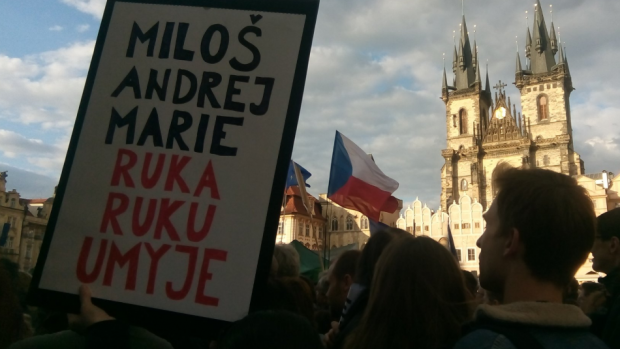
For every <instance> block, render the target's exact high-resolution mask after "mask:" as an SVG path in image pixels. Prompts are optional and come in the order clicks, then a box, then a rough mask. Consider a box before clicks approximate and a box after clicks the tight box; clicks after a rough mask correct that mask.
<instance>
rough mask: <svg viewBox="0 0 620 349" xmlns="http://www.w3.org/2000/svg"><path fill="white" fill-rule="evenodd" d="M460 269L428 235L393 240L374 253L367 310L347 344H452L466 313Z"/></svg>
mask: <svg viewBox="0 0 620 349" xmlns="http://www.w3.org/2000/svg"><path fill="white" fill-rule="evenodd" d="M468 300H469V296H468V291H467V290H466V289H465V282H464V280H463V274H462V273H461V270H460V268H459V266H458V264H457V262H456V260H455V258H454V257H453V256H452V255H451V254H450V252H448V250H447V249H446V248H445V247H443V246H442V245H441V244H439V243H438V242H436V241H435V240H433V239H431V238H428V237H418V238H414V237H410V236H405V237H402V238H398V239H396V240H394V241H393V242H392V243H391V244H390V245H389V246H388V247H387V248H386V249H385V251H384V253H383V254H382V255H381V257H380V258H379V262H378V263H377V268H376V271H375V277H374V279H373V281H372V285H371V289H370V298H369V301H368V307H367V308H366V312H365V313H364V316H363V318H362V320H361V322H360V325H359V326H358V327H357V329H356V330H355V332H353V334H352V336H351V337H350V338H349V340H348V341H347V343H346V345H345V348H347V349H380V348H391V349H410V348H429V349H430V348H451V347H452V346H453V345H454V343H456V341H457V340H458V339H459V338H460V336H461V326H462V325H464V324H465V323H466V322H467V321H468V320H469V319H470V318H471V310H470V309H471V308H470V304H469V303H468Z"/></svg>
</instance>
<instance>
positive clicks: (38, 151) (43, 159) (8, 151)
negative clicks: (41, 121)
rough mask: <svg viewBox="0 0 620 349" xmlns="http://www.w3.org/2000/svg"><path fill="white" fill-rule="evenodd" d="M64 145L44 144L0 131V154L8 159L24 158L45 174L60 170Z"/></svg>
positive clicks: (14, 133)
mask: <svg viewBox="0 0 620 349" xmlns="http://www.w3.org/2000/svg"><path fill="white" fill-rule="evenodd" d="M65 148H66V144H64V142H62V143H61V144H60V145H51V144H45V143H44V142H43V141H42V140H40V139H30V138H27V137H25V136H23V135H21V134H18V133H16V132H13V131H9V130H3V129H0V152H1V153H2V154H3V155H4V156H5V157H7V158H9V159H15V158H17V157H19V158H25V159H26V160H27V161H28V162H29V163H31V164H32V165H34V166H36V167H39V168H41V170H42V169H45V170H43V172H46V173H52V174H57V173H59V172H60V170H61V169H62V163H63V160H64V154H65Z"/></svg>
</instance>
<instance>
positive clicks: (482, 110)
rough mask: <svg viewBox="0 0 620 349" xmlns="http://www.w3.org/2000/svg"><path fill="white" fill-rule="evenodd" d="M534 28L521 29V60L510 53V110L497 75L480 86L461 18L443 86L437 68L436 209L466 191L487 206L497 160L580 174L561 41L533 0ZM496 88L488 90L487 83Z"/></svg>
mask: <svg viewBox="0 0 620 349" xmlns="http://www.w3.org/2000/svg"><path fill="white" fill-rule="evenodd" d="M537 5H538V6H536V10H535V16H534V26H533V31H532V32H530V30H529V28H528V30H527V34H526V45H525V58H526V59H525V64H524V65H522V62H521V57H520V55H519V53H518V52H517V57H516V71H515V85H516V87H517V88H518V90H519V92H520V98H521V108H522V112H517V108H516V106H515V105H514V104H513V103H512V102H511V99H510V96H508V95H507V92H506V90H505V89H504V88H505V87H506V86H507V85H506V84H503V83H502V82H501V81H500V82H499V83H498V84H497V85H495V86H493V87H491V85H490V83H489V76H488V71H487V74H486V79H485V82H484V86H483V81H482V79H481V78H480V76H481V69H482V67H481V65H480V63H479V58H478V53H477V45H476V42H475V41H474V44H473V46H472V45H471V44H470V38H469V35H468V32H467V24H466V22H465V17H464V16H463V20H462V24H461V33H460V39H459V41H458V43H457V47H455V48H454V56H453V57H454V58H453V63H452V71H453V73H454V79H453V81H452V84H448V80H447V75H446V71H445V69H444V75H443V85H442V96H441V98H442V100H443V101H444V103H445V106H446V115H445V118H446V133H447V147H446V149H444V150H442V152H441V154H442V156H443V158H444V161H445V164H444V166H443V168H442V170H441V181H442V193H441V208H442V210H443V211H447V210H448V207H449V206H450V205H451V204H453V203H457V202H459V199H460V198H461V197H462V196H464V195H466V196H468V197H470V198H472V199H473V200H475V201H477V202H479V203H480V204H481V205H482V206H483V207H484V209H485V210H486V209H487V208H488V207H489V206H490V203H491V202H492V201H493V199H494V196H495V192H494V190H493V185H492V178H493V171H494V170H495V168H496V167H497V165H498V164H499V163H501V162H505V163H507V164H509V165H510V166H512V167H527V168H545V169H549V170H553V171H557V172H560V173H564V174H567V175H570V176H576V175H581V174H583V173H584V164H583V161H582V160H581V158H580V156H579V154H578V153H577V152H576V151H575V149H574V146H573V135H572V126H571V112H570V102H569V98H570V94H571V92H572V91H573V84H572V79H571V75H570V70H569V67H568V61H567V59H566V56H565V54H564V52H563V49H562V45H561V43H560V42H558V41H557V39H556V34H555V29H554V25H553V23H551V26H550V30H549V29H548V28H547V25H546V24H545V19H544V15H543V11H542V8H541V6H540V3H538V4H537ZM492 88H493V89H495V90H496V91H494V92H493V93H492V92H491V89H492Z"/></svg>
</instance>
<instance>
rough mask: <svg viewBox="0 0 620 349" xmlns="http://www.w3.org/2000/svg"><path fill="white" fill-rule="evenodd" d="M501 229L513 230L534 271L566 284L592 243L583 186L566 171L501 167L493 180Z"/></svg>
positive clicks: (590, 209)
mask: <svg viewBox="0 0 620 349" xmlns="http://www.w3.org/2000/svg"><path fill="white" fill-rule="evenodd" d="M494 186H495V188H496V189H498V190H499V193H498V195H497V197H496V199H495V202H496V205H497V214H498V217H499V222H500V232H501V233H506V232H508V231H510V230H511V229H515V228H516V229H517V230H518V232H519V238H520V242H521V243H522V244H523V245H524V255H523V261H524V263H525V265H526V266H527V267H528V269H529V270H530V272H531V273H532V275H533V276H534V277H535V278H536V279H538V280H540V281H546V282H551V283H553V284H555V285H556V286H558V287H562V288H563V287H564V286H565V285H566V284H568V282H569V281H570V280H571V279H572V278H573V276H574V275H575V273H576V272H577V270H578V269H579V267H580V266H581V265H582V264H583V263H584V262H585V260H586V258H587V257H588V254H589V252H590V249H591V248H592V245H593V243H594V229H595V219H596V216H595V213H594V208H593V205H592V200H590V198H589V196H588V194H587V192H586V190H585V189H584V188H582V187H580V186H579V185H578V184H577V182H576V181H575V180H574V179H573V178H571V177H569V176H566V175H563V174H560V173H556V172H553V171H549V170H542V169H515V168H510V169H504V170H503V171H501V172H499V173H498V174H497V176H496V177H495V178H494Z"/></svg>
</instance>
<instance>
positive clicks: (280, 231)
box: [278, 222, 284, 235]
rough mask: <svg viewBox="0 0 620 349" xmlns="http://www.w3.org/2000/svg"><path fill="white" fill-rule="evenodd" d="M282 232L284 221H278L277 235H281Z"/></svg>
mask: <svg viewBox="0 0 620 349" xmlns="http://www.w3.org/2000/svg"><path fill="white" fill-rule="evenodd" d="M283 233H284V222H280V224H278V235H282V234H283Z"/></svg>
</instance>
